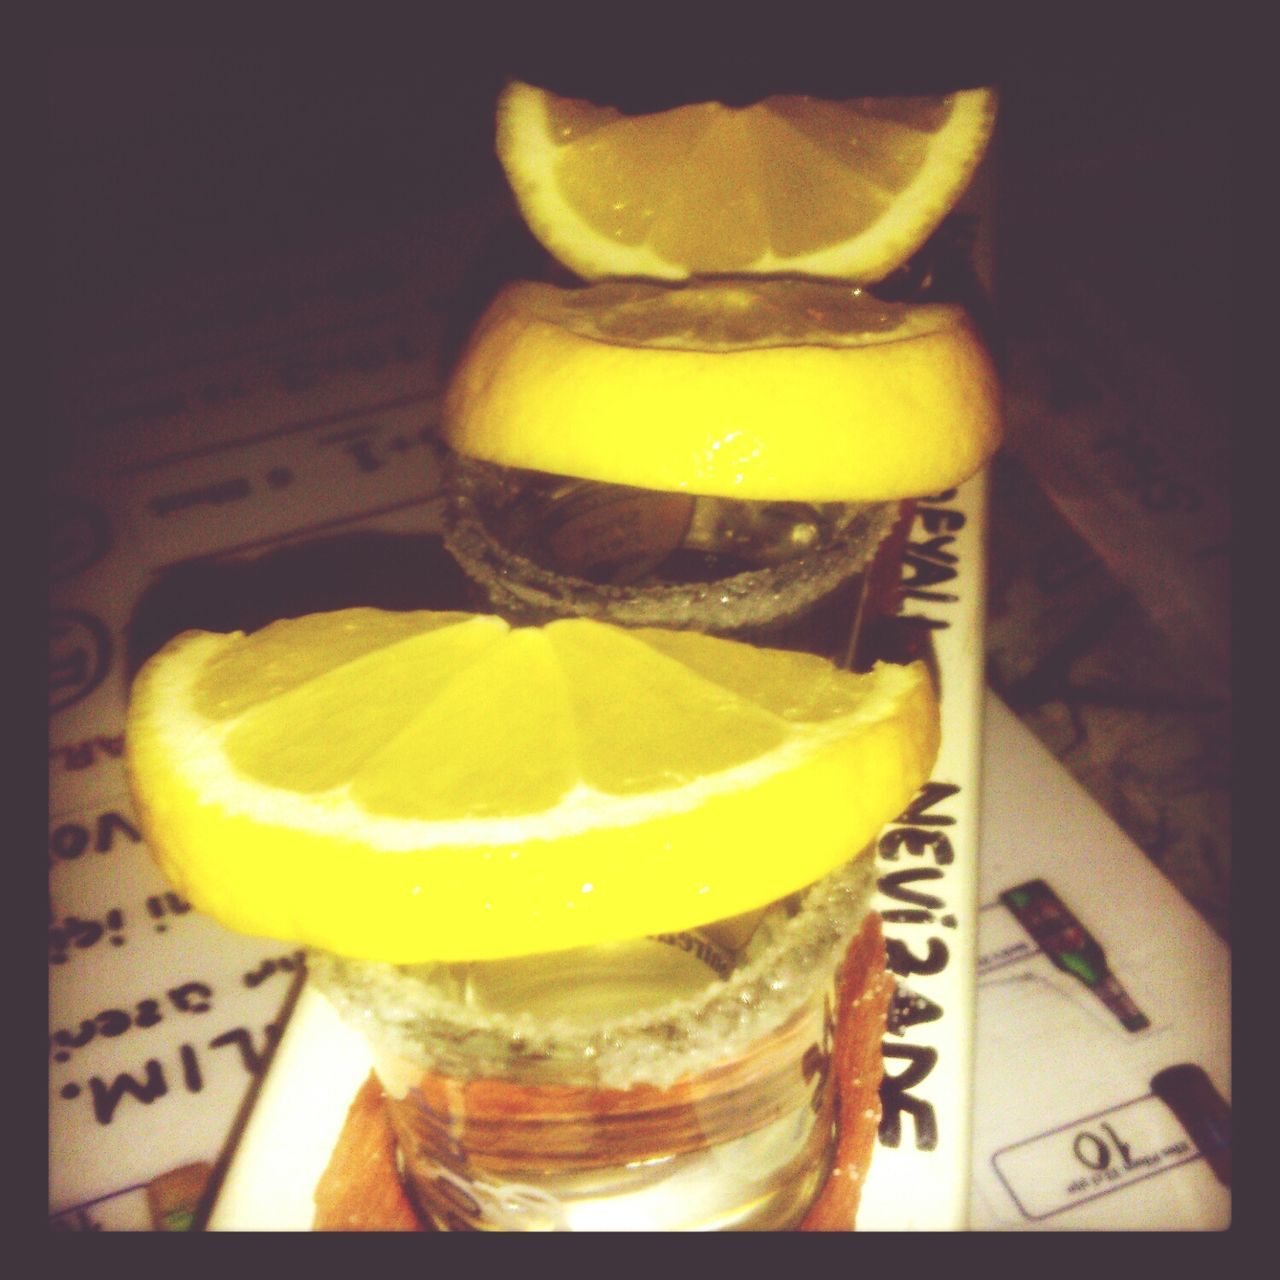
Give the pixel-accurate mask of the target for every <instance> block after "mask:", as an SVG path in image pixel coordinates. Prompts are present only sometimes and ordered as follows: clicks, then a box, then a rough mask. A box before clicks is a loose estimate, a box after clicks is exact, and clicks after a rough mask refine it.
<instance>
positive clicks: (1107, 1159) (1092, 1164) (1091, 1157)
mask: <svg viewBox="0 0 1280 1280" xmlns="http://www.w3.org/2000/svg"><path fill="white" fill-rule="evenodd" d="M1071 1150H1072V1152H1073V1153H1074V1154H1075V1157H1076V1159H1077V1160H1079V1161H1080V1163H1081V1164H1082V1165H1084V1166H1085V1167H1086V1168H1087V1169H1095V1170H1098V1171H1101V1170H1103V1169H1105V1168H1106V1167H1107V1166H1108V1165H1109V1164H1110V1163H1111V1150H1110V1148H1109V1147H1108V1146H1107V1144H1106V1143H1105V1142H1103V1140H1102V1139H1101V1138H1099V1137H1098V1135H1097V1134H1095V1133H1088V1132H1085V1133H1077V1134H1076V1136H1075V1140H1074V1141H1073V1142H1072V1143H1071Z"/></svg>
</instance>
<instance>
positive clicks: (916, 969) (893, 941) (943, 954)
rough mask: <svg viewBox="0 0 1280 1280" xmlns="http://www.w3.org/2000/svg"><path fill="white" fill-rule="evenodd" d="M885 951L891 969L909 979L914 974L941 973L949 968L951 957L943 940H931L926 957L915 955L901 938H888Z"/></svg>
mask: <svg viewBox="0 0 1280 1280" xmlns="http://www.w3.org/2000/svg"><path fill="white" fill-rule="evenodd" d="M884 949H885V953H886V955H887V956H888V960H889V968H890V969H892V970H893V971H894V973H896V974H897V975H898V976H899V977H901V978H909V977H911V976H912V975H913V974H933V973H941V972H942V970H943V969H945V968H946V967H947V961H948V960H949V959H950V955H951V953H950V952H949V951H948V950H947V944H946V943H945V942H943V941H942V939H941V938H930V939H929V953H928V955H926V956H918V955H915V954H914V953H913V952H912V951H911V950H910V948H909V947H908V946H907V944H906V943H905V942H903V941H902V940H901V939H900V938H886V939H885V942H884Z"/></svg>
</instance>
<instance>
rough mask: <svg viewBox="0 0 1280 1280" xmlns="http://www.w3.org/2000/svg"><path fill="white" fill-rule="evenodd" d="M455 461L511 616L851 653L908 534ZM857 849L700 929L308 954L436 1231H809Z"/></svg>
mask: <svg viewBox="0 0 1280 1280" xmlns="http://www.w3.org/2000/svg"><path fill="white" fill-rule="evenodd" d="M452 467H453V471H452V476H451V485H450V488H451V504H450V510H449V514H448V517H447V527H446V542H447V545H448V546H449V549H450V551H451V552H452V553H453V555H454V557H455V558H456V559H457V560H458V562H459V563H460V564H461V565H462V567H463V569H464V570H465V571H466V573H467V574H468V576H469V578H470V579H471V581H472V583H473V584H474V587H475V590H476V600H475V602H474V603H475V604H476V606H477V607H478V608H480V609H488V610H491V611H494V612H497V613H500V614H502V615H503V616H504V617H505V618H506V619H507V620H508V621H509V622H511V623H512V624H513V625H521V624H538V623H544V622H547V621H550V620H552V619H555V618H561V617H590V618H595V619H599V620H604V621H608V622H612V623H615V624H617V625H623V626H662V627H672V628H693V629H697V630H700V631H705V632H709V633H713V634H718V635H721V636H726V637H729V638H734V639H742V640H748V641H751V642H754V643H762V644H769V645H774V646H778V647H791V648H802V649H806V650H808V651H810V652H815V653H820V654H822V655H823V656H826V657H830V658H832V659H833V660H835V661H837V662H840V663H842V664H843V665H852V663H853V659H854V651H855V648H856V642H857V635H858V631H859V626H860V623H861V621H862V619H863V616H864V613H865V612H866V610H867V608H868V607H869V602H870V601H871V600H872V598H873V597H874V596H875V595H876V594H877V593H876V591H875V590H873V584H874V583H875V582H876V581H878V580H880V579H883V581H884V582H885V583H892V584H894V585H895V586H896V583H897V580H898V574H897V565H896V563H895V564H893V565H891V566H889V567H888V568H887V569H883V570H882V571H880V572H877V565H880V564H881V563H882V562H883V561H884V559H885V557H886V554H888V553H890V551H891V549H892V548H893V546H894V545H895V542H900V541H901V537H902V535H903V534H904V532H905V526H906V521H907V519H908V518H909V516H908V513H907V511H906V509H905V507H904V505H903V504H899V503H897V502H891V503H876V504H843V503H826V504H817V505H814V504H803V503H791V502H788V503H764V502H745V501H736V500H731V499H723V498H706V497H695V496H693V495H689V494H684V493H662V492H657V491H651V490H644V489H635V488H628V487H625V486H619V485H609V484H598V483H594V482H587V481H581V480H575V479H572V478H569V477H563V476H550V475H545V474H542V473H537V472H531V471H521V470H516V469H513V468H506V467H499V466H495V465H492V464H488V463H482V462H476V461H474V460H471V459H463V458H453V459H452ZM895 534H896V535H897V537H896V538H895ZM882 594H884V593H882ZM892 594H893V593H892V592H888V593H887V594H886V600H888V601H889V603H888V605H887V607H889V608H892V607H893V602H892ZM880 604H882V605H883V604H885V601H884V600H882V601H881V602H880ZM859 852H862V851H859V850H856V849H850V850H849V855H850V859H851V860H850V862H849V863H848V864H846V865H845V866H843V867H841V868H839V869H838V870H837V871H835V872H834V873H832V874H831V875H830V876H828V877H827V878H826V879H825V880H823V881H821V882H820V883H818V884H816V885H813V886H810V887H809V888H808V889H807V890H805V891H803V892H801V893H798V894H794V895H792V896H790V897H788V898H787V899H785V900H783V901H780V902H776V903H773V904H772V905H770V906H768V907H766V908H762V909H760V910H758V911H755V912H752V913H749V914H748V915H745V916H741V917H736V918H734V919H732V920H721V921H714V922H708V923H707V924H706V925H704V926H702V927H700V928H699V929H696V930H689V931H683V932H680V933H673V934H664V935H660V936H656V937H649V938H637V939H631V940H629V941H626V942H620V943H617V944H614V945H611V946H595V947H589V948H580V949H577V950H573V951H566V952H559V953H553V954H548V955H541V956H532V957H524V958H520V959H514V960H502V961H483V962H473V963H469V964H431V965H410V966H395V965H387V964H375V963H366V962H359V961H354V960H347V959H341V958H338V957H335V956H331V955H324V954H315V955H313V956H312V958H311V960H310V961H309V964H310V971H311V974H312V977H313V980H314V981H315V982H316V983H317V985H318V986H319V987H320V989H321V990H322V991H324V992H325V994H326V995H327V996H328V997H329V999H330V1000H331V1002H332V1003H333V1004H334V1005H335V1006H336V1007H337V1008H338V1009H339V1010H340V1012H342V1013H343V1014H344V1016H345V1017H347V1018H348V1019H349V1020H350V1021H352V1022H354V1023H355V1024H356V1025H357V1026H359V1027H360V1028H361V1029H362V1030H363V1031H364V1032H365V1034H366V1036H367V1037H368V1039H369V1041H370V1043H371V1045H372V1046H373V1050H374V1059H375V1064H376V1069H377V1072H378V1075H379V1077H380V1079H381V1082H382V1085H383V1088H384V1090H385V1092H386V1095H387V1100H388V1102H387V1105H388V1108H389V1112H390V1117H391V1121H392V1125H393V1127H394V1129H395V1132H396V1136H397V1140H398V1147H399V1162H400V1170H401V1175H402V1177H403V1179H404V1181H405V1183H406V1185H407V1187H408V1188H409V1190H410V1192H411V1194H412V1196H413V1198H414V1200H415V1202H416V1204H417V1206H418V1208H419V1210H420V1211H421V1212H422V1213H423V1214H424V1215H425V1216H426V1217H427V1218H428V1219H429V1220H430V1221H431V1223H432V1224H433V1225H435V1226H436V1227H439V1228H442V1229H482V1230H726V1229H756V1230H785V1229H791V1228H794V1227H796V1226H797V1225H798V1224H799V1223H800V1221H801V1220H802V1219H803V1217H804V1215H805V1212H806V1211H807V1210H808V1209H809V1207H810V1205H811V1204H812V1202H813V1201H814V1198H815V1197H816V1196H817V1194H818V1192H819V1191H820V1189H821V1188H822V1186H823V1184H824V1182H825V1180H826V1178H827V1176H828V1174H829V1172H830V1170H831V1167H832V1161H833V1159H834V1153H835V1149H836V1139H837V1106H836V1100H835V1087H836V1085H835V1081H834V1080H833V1072H832V1070H831V1053H832V1043H833V1036H834V1032H835V1024H836V1010H837V1009H838V1008H839V1000H840V998H841V995H842V993H841V992H840V991H839V989H838V975H839V973H840V970H841V965H842V962H843V960H844V957H845V954H846V951H847V950H848V948H849V945H850V942H851V940H852V939H853V938H854V937H855V936H856V934H857V932H858V930H859V928H860V926H861V925H862V922H863V921H864V920H865V918H866V915H867V911H868V906H869V903H870V898H871V892H872V888H873V878H874V861H873V859H872V858H871V857H870V856H869V855H866V856H863V857H857V856H856V855H857V854H858V853H859ZM779 856H780V857H785V850H779Z"/></svg>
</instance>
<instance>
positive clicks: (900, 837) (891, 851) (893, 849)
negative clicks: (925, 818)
mask: <svg viewBox="0 0 1280 1280" xmlns="http://www.w3.org/2000/svg"><path fill="white" fill-rule="evenodd" d="M904 846H905V847H906V850H907V852H908V853H910V854H914V855H915V856H916V857H917V858H918V857H920V856H921V855H922V854H923V853H924V852H925V850H927V849H932V850H933V860H934V862H936V863H937V864H938V866H940V867H946V866H950V865H951V863H952V862H954V861H955V856H956V854H955V850H954V849H953V848H952V847H951V841H950V840H949V839H947V836H946V834H945V832H942V831H921V830H920V829H919V828H918V827H892V828H890V829H889V830H888V831H886V832H885V833H884V834H883V835H882V836H881V837H880V842H879V844H878V845H877V846H876V847H877V848H878V849H879V851H880V855H881V856H882V857H884V858H887V859H889V860H890V861H893V860H894V859H895V858H896V857H897V856H898V850H899V849H901V848H903V847H904Z"/></svg>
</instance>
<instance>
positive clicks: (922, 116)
mask: <svg viewBox="0 0 1280 1280" xmlns="http://www.w3.org/2000/svg"><path fill="white" fill-rule="evenodd" d="M995 110H996V96H995V94H994V92H993V91H992V90H990V89H968V90H964V91H961V92H958V93H954V94H949V95H945V96H939V97H897V98H858V99H853V100H848V101H828V100H825V99H820V98H812V97H805V96H794V95H792V96H780V97H772V98H766V99H764V100H763V101H761V102H758V103H756V104H754V105H752V106H748V107H728V106H724V105H722V104H720V103H717V102H702V103H695V104H692V105H689V106H682V107H676V108H673V109H671V110H667V111H659V112H653V113H649V114H643V115H630V116H629V115H624V114H623V113H622V112H620V111H617V110H615V109H613V108H610V107H602V106H596V105H594V104H592V103H590V102H585V101H580V100H577V99H571V98H562V97H558V96H556V95H555V94H552V93H550V92H548V91H547V90H544V89H540V88H537V87H534V86H532V85H528V84H523V83H520V82H515V83H512V84H510V85H508V86H507V88H506V90H505V91H504V93H503V94H502V96H501V98H500V99H499V103H498V113H497V115H498V120H497V147H498V156H499V159H500V160H501V162H502V164H503V167H504V169H505V170H506V173H507V177H508V179H509V181H510V183H511V187H512V190H513V191H514V192H515V195H516V199H517V201H518V202H519V205H520V209H521V212H522V214H523V216H524V218H525V221H526V222H527V223H528V225H529V227H530V228H531V229H532V230H533V232H534V234H535V235H536V236H537V237H538V238H539V239H540V240H541V241H542V243H543V244H544V245H545V246H546V248H547V249H549V250H550V251H551V253H552V254H554V255H555V257H556V258H558V259H559V260H560V261H561V262H563V263H564V264H565V265H566V266H568V267H570V268H571V269H572V270H574V271H576V272H577V273H578V274H579V275H581V276H582V277H584V278H585V279H588V280H592V279H599V278H602V277H606V276H613V277H622V276H626V277H636V276H641V277H645V278H649V279H668V280H681V279H685V278H687V277H689V276H691V275H704V276H705V275H723V274H747V273H752V274H777V275H809V276H821V277H827V278H832V279H839V280H851V281H860V282H863V283H869V282H872V281H876V280H880V279H883V278H884V277H885V276H886V275H888V274H889V273H890V272H891V271H892V270H894V269H895V268H896V267H898V266H900V265H901V264H902V263H904V262H906V260H907V259H908V258H909V257H910V256H911V255H912V254H913V253H914V252H915V251H916V250H917V249H918V248H919V247H920V246H921V245H922V244H923V243H924V241H925V240H926V239H927V238H928V236H929V235H930V234H931V233H932V232H933V231H934V229H935V228H936V227H937V226H938V224H939V223H940V222H941V221H942V219H943V217H944V216H945V215H946V214H947V212H948V211H949V210H950V209H951V208H952V207H953V206H954V205H955V203H956V201H957V200H958V199H959V197H960V196H961V194H962V193H963V191H964V189H965V187H966V186H967V185H968V183H969V181H970V180H971V178H972V176H973V173H974V171H975V169H976V168H977V165H978V163H979V161H980V160H981V158H982V155H983V153H984V151H985V149H986V146H987V143H988V141H989V140H990V137H991V131H992V127H993V124H994V120H995Z"/></svg>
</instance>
